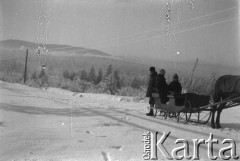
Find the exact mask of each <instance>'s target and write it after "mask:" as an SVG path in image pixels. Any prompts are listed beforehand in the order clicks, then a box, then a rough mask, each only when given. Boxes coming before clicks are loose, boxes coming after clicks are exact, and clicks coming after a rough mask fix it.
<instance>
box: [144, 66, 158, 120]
mask: <svg viewBox="0 0 240 161" xmlns="http://www.w3.org/2000/svg"><path fill="white" fill-rule="evenodd" d="M158 86H159V77H158V75H157V72H156V71H155V67H150V79H149V82H148V88H147V93H146V97H149V104H150V111H149V113H146V115H147V116H153V109H152V108H151V107H154V104H155V102H154V98H153V97H152V93H158V88H159V87H158Z"/></svg>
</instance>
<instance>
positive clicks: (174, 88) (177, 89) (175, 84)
mask: <svg viewBox="0 0 240 161" xmlns="http://www.w3.org/2000/svg"><path fill="white" fill-rule="evenodd" d="M168 90H169V91H171V92H173V93H174V94H177V93H179V94H180V93H181V92H182V85H181V83H180V82H179V81H178V75H177V74H174V75H173V81H172V82H171V83H170V84H169V86H168Z"/></svg>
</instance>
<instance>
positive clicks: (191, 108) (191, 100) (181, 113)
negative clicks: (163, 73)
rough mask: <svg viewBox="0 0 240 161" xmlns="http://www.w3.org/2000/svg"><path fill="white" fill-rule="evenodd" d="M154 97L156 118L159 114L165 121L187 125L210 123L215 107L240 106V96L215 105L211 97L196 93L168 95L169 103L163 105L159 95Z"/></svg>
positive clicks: (232, 96)
mask: <svg viewBox="0 0 240 161" xmlns="http://www.w3.org/2000/svg"><path fill="white" fill-rule="evenodd" d="M152 97H153V98H154V101H155V107H153V109H154V110H155V113H154V117H156V116H157V115H158V114H159V115H160V116H161V117H163V118H164V119H167V118H175V119H176V120H177V122H181V123H187V122H196V123H200V124H206V123H208V121H209V119H210V118H211V113H212V111H213V110H214V109H213V108H212V107H213V106H219V105H221V104H226V105H225V107H224V109H227V108H230V107H235V106H238V105H240V94H238V93H236V94H235V95H232V94H231V97H228V98H226V99H224V100H221V101H220V102H217V103H213V100H212V98H211V97H210V96H207V95H198V94H194V93H186V94H180V95H168V98H169V101H168V102H167V103H166V104H162V103H161V99H160V97H159V94H158V93H153V94H152Z"/></svg>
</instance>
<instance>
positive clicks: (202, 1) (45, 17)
mask: <svg viewBox="0 0 240 161" xmlns="http://www.w3.org/2000/svg"><path fill="white" fill-rule="evenodd" d="M0 2H1V3H0V4H1V5H0V6H1V9H0V39H1V40H5V39H21V40H27V41H32V42H35V43H37V42H43V43H46V42H47V43H55V44H67V45H72V46H79V47H87V48H95V49H99V50H102V51H104V52H107V53H109V54H112V55H123V56H127V55H137V56H147V57H153V58H160V59H168V60H173V59H174V60H176V61H182V60H190V59H196V57H199V59H200V60H204V61H208V62H211V63H223V64H226V65H232V64H240V53H239V38H240V34H239V3H238V0H0ZM41 13H42V15H41ZM167 17H169V19H168V18H167ZM168 20H169V21H168ZM41 23H42V24H41ZM45 30H46V32H45ZM42 32H44V33H46V35H44V34H43V33H42ZM46 37H47V40H45V38H46Z"/></svg>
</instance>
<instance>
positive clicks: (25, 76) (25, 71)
mask: <svg viewBox="0 0 240 161" xmlns="http://www.w3.org/2000/svg"><path fill="white" fill-rule="evenodd" d="M27 60H28V49H27V50H26V60H25V70H24V84H25V82H26V78H27Z"/></svg>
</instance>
